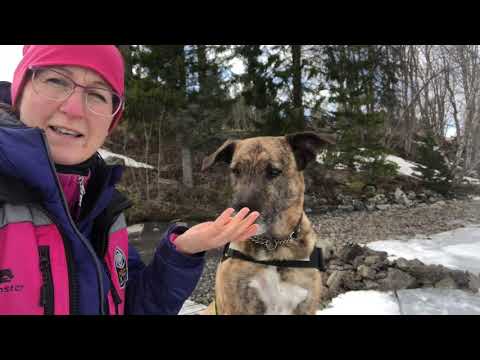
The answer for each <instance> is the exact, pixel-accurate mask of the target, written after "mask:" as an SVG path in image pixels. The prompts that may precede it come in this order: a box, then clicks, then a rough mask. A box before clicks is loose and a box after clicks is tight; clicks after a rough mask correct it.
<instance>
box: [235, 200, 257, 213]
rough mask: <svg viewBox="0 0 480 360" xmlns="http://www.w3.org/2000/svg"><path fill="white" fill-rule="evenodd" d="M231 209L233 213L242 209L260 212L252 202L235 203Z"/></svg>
mask: <svg viewBox="0 0 480 360" xmlns="http://www.w3.org/2000/svg"><path fill="white" fill-rule="evenodd" d="M232 207H233V208H234V209H235V211H237V212H238V211H240V210H242V209H243V208H249V209H250V211H258V212H260V207H259V206H258V205H257V204H255V203H253V202H239V203H237V202H235V203H233V205H232Z"/></svg>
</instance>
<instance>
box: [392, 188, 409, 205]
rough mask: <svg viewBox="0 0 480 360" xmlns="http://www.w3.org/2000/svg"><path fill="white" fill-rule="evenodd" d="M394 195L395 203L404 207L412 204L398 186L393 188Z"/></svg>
mask: <svg viewBox="0 0 480 360" xmlns="http://www.w3.org/2000/svg"><path fill="white" fill-rule="evenodd" d="M394 196H395V202H396V203H397V204H400V205H404V206H406V207H409V206H411V205H412V202H411V201H410V200H409V199H408V197H407V195H405V193H404V192H403V191H402V190H401V189H400V188H398V187H397V189H396V190H395V194H394Z"/></svg>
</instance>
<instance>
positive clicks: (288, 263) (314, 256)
mask: <svg viewBox="0 0 480 360" xmlns="http://www.w3.org/2000/svg"><path fill="white" fill-rule="evenodd" d="M228 258H232V259H239V260H243V261H249V262H253V263H257V264H262V265H269V266H278V267H289V268H313V269H317V270H318V271H325V266H324V262H323V255H322V249H321V248H318V247H315V248H314V249H313V251H312V253H311V254H310V259H309V260H270V261H261V260H257V259H254V258H252V257H250V256H248V255H245V254H243V253H241V252H240V251H237V250H233V249H230V247H229V244H227V245H226V246H225V248H224V251H223V257H222V262H223V261H225V260H227V259H228Z"/></svg>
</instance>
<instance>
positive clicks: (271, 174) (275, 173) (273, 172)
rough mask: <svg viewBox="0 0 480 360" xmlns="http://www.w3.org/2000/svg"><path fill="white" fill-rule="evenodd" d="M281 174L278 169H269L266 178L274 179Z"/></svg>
mask: <svg viewBox="0 0 480 360" xmlns="http://www.w3.org/2000/svg"><path fill="white" fill-rule="evenodd" d="M281 173H282V170H279V169H274V168H269V169H267V176H268V177H269V178H270V179H273V178H276V177H277V176H279V175H280V174H281Z"/></svg>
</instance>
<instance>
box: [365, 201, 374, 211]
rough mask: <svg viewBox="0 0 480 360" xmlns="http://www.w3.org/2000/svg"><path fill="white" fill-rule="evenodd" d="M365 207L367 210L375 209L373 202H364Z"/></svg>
mask: <svg viewBox="0 0 480 360" xmlns="http://www.w3.org/2000/svg"><path fill="white" fill-rule="evenodd" d="M365 207H366V208H367V210H368V211H375V204H370V203H367V204H365Z"/></svg>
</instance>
